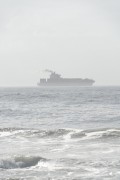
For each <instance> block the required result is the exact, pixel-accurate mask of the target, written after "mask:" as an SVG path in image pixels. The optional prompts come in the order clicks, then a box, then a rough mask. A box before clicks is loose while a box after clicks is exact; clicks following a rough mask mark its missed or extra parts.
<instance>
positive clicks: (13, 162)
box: [0, 156, 47, 169]
mask: <svg viewBox="0 0 120 180" xmlns="http://www.w3.org/2000/svg"><path fill="white" fill-rule="evenodd" d="M45 161H47V159H45V158H42V157H39V156H38V157H37V156H30V157H27V156H26V157H25V156H20V157H15V158H13V159H5V160H4V159H3V160H0V168H1V169H17V168H30V167H33V166H36V165H37V164H38V163H39V162H45Z"/></svg>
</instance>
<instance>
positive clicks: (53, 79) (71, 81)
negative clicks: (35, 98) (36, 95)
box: [38, 70, 95, 86]
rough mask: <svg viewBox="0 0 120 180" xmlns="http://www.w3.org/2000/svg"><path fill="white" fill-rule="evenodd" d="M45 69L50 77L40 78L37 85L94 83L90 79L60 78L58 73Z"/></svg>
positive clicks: (90, 84) (84, 84) (85, 84)
mask: <svg viewBox="0 0 120 180" xmlns="http://www.w3.org/2000/svg"><path fill="white" fill-rule="evenodd" d="M45 71H46V72H49V73H50V77H49V78H48V79H45V78H44V79H40V82H39V83H38V85H39V86H92V85H93V84H94V83H95V81H94V80H92V79H81V78H62V77H61V75H60V74H57V73H56V72H54V71H51V70H45Z"/></svg>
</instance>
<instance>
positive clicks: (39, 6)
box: [0, 0, 120, 86]
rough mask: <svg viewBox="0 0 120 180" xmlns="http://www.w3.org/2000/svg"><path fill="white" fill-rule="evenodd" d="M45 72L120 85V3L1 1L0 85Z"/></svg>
mask: <svg viewBox="0 0 120 180" xmlns="http://www.w3.org/2000/svg"><path fill="white" fill-rule="evenodd" d="M44 69H52V70H54V71H56V72H58V73H61V74H62V76H64V77H80V78H93V79H94V80H95V81H96V85H120V0H0V86H32V85H34V86H36V84H37V82H38V81H39V78H40V77H44V76H45V74H44V73H42V70H44Z"/></svg>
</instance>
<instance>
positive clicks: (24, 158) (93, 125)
mask: <svg viewBox="0 0 120 180" xmlns="http://www.w3.org/2000/svg"><path fill="white" fill-rule="evenodd" d="M0 180H120V87H54V88H53V87H48V88H47V87H46V88H39V87H38V88H37V87H36V88H0Z"/></svg>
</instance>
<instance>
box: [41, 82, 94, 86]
mask: <svg viewBox="0 0 120 180" xmlns="http://www.w3.org/2000/svg"><path fill="white" fill-rule="evenodd" d="M38 85H39V86H93V83H91V82H90V83H39V84H38Z"/></svg>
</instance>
